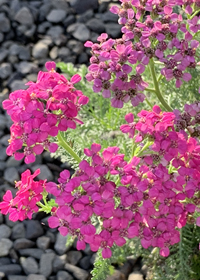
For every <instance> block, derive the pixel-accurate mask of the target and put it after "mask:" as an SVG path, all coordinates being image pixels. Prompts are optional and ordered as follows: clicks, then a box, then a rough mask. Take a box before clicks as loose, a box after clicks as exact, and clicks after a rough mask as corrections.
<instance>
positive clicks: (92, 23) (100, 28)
mask: <svg viewBox="0 0 200 280" xmlns="http://www.w3.org/2000/svg"><path fill="white" fill-rule="evenodd" d="M86 26H87V27H88V28H89V29H90V30H92V31H94V32H97V33H103V32H105V26H104V23H103V21H101V20H100V19H97V18H91V19H90V20H89V21H88V22H87V24H86Z"/></svg>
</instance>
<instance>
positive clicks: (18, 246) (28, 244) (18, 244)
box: [13, 238, 35, 250]
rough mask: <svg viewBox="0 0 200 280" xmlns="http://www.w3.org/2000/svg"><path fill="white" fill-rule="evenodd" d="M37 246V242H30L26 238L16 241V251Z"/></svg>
mask: <svg viewBox="0 0 200 280" xmlns="http://www.w3.org/2000/svg"><path fill="white" fill-rule="evenodd" d="M34 245H35V242H33V241H31V240H28V239H26V238H19V239H17V240H15V242H14V245H13V247H14V249H15V250H19V249H25V248H31V247H33V246H34Z"/></svg>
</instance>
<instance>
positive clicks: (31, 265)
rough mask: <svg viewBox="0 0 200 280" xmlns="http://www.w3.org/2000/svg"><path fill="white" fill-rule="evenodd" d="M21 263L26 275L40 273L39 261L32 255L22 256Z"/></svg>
mask: <svg viewBox="0 0 200 280" xmlns="http://www.w3.org/2000/svg"><path fill="white" fill-rule="evenodd" d="M20 264H21V266H22V268H23V270H24V273H25V274H26V275H29V274H36V273H38V269H39V268H38V263H37V262H36V260H35V259H34V258H32V257H28V258H24V257H21V258H20Z"/></svg>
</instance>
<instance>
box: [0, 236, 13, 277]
mask: <svg viewBox="0 0 200 280" xmlns="http://www.w3.org/2000/svg"><path fill="white" fill-rule="evenodd" d="M12 246H13V242H12V241H10V240H9V239H7V238H2V239H1V240H0V257H5V256H7V255H8V254H9V251H10V249H11V248H12ZM0 271H1V270H0ZM3 272H4V271H3Z"/></svg>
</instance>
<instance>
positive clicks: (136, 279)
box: [128, 272, 144, 280]
mask: <svg viewBox="0 0 200 280" xmlns="http://www.w3.org/2000/svg"><path fill="white" fill-rule="evenodd" d="M128 280H144V277H143V275H142V274H141V273H140V272H133V273H131V274H129V277H128Z"/></svg>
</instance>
